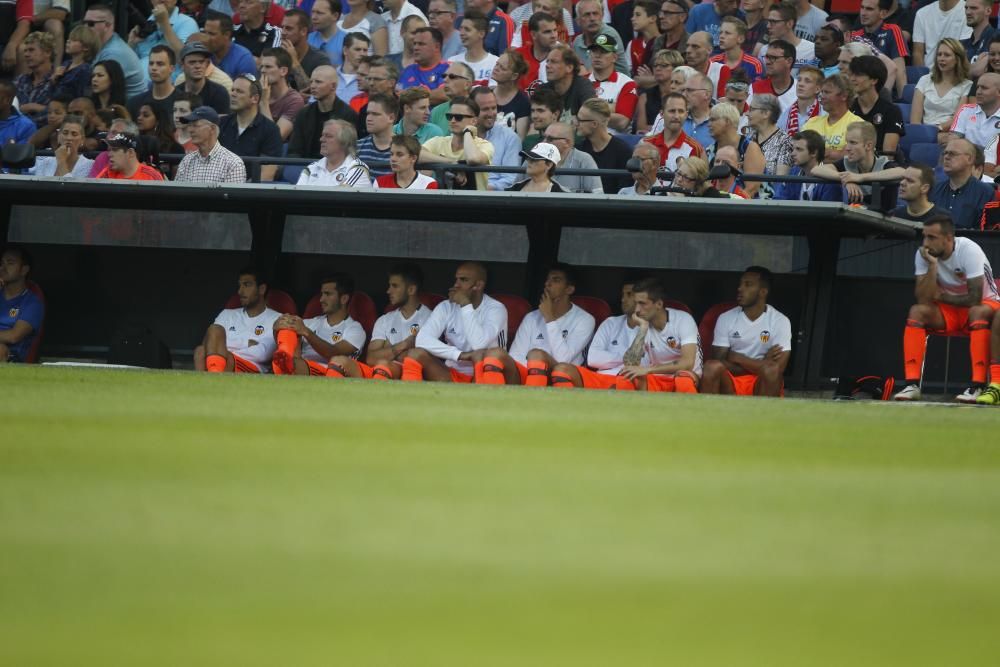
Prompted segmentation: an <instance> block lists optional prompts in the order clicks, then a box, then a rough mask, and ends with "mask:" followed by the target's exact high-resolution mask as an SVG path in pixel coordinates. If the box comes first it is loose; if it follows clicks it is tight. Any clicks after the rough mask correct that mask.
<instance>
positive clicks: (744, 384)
mask: <svg viewBox="0 0 1000 667" xmlns="http://www.w3.org/2000/svg"><path fill="white" fill-rule="evenodd" d="M726 373H728V374H729V379H730V380H732V381H733V389H735V390H736V395H737V396H753V390H754V387H756V386H757V376H756V375H754V374H752V373H748V374H747V375H733V374H732V373H730V372H729V371H726Z"/></svg>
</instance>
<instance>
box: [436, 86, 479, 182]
mask: <svg viewBox="0 0 1000 667" xmlns="http://www.w3.org/2000/svg"><path fill="white" fill-rule="evenodd" d="M445 117H446V118H447V119H448V129H449V130H451V134H450V135H448V136H447V137H434V138H433V139H428V140H427V141H426V142H425V143H424V145H423V148H422V150H421V151H420V162H422V163H425V164H426V163H438V164H440V163H444V164H458V163H461V164H469V165H487V164H490V163H491V162H492V161H493V144H491V143H490V142H489V141H487V140H486V139H480V138H479V137H478V136H476V133H477V130H476V122H477V119H478V118H479V105H478V104H476V102H475V100H472V99H470V98H467V97H456V98H455V99H453V100H452V101H451V109H449V110H448V113H447V114H445ZM471 176H472V174H471V173H470V174H467V173H466V172H463V171H459V172H456V174H455V189H457V190H485V189H486V185H487V179H488V178H489V176H488V174H487V173H486V172H480V173H478V174H475V178H474V179H473V178H471Z"/></svg>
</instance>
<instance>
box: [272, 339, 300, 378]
mask: <svg viewBox="0 0 1000 667" xmlns="http://www.w3.org/2000/svg"><path fill="white" fill-rule="evenodd" d="M275 339H276V340H277V341H278V349H276V350H275V351H274V357H273V359H272V360H271V370H273V371H274V374H275V375H294V374H295V363H294V362H293V361H292V359H294V358H295V349H296V348H297V347H298V346H299V335H298V334H297V333H295V332H294V331H292V330H291V329H279V330H278V334H277V336H275Z"/></svg>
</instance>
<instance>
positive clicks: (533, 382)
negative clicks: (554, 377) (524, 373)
mask: <svg viewBox="0 0 1000 667" xmlns="http://www.w3.org/2000/svg"><path fill="white" fill-rule="evenodd" d="M524 385H525V386H526V387H547V386H549V365H548V364H547V363H545V362H544V361H542V360H541V359H529V360H528V377H526V378H525V379H524Z"/></svg>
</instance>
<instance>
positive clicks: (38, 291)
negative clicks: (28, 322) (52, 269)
mask: <svg viewBox="0 0 1000 667" xmlns="http://www.w3.org/2000/svg"><path fill="white" fill-rule="evenodd" d="M26 284H27V286H28V289H29V290H31V293H32V294H34V295H35V296H36V297H38V300H39V301H41V302H42V306H43V307H45V308H46V309H47V306H46V303H45V292H43V291H42V288H41V287H39V286H38V283H36V282H35V281H33V280H29V281H27V283H26ZM44 335H45V318H44V317H42V326H41V327H39V329H38V334H37V335H36V336H35V340H34V341H32V343H31V347H30V348H28V354H27V356H25V358H24V363H26V364H37V363H38V350H39V348H41V347H42V336H44Z"/></svg>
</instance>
